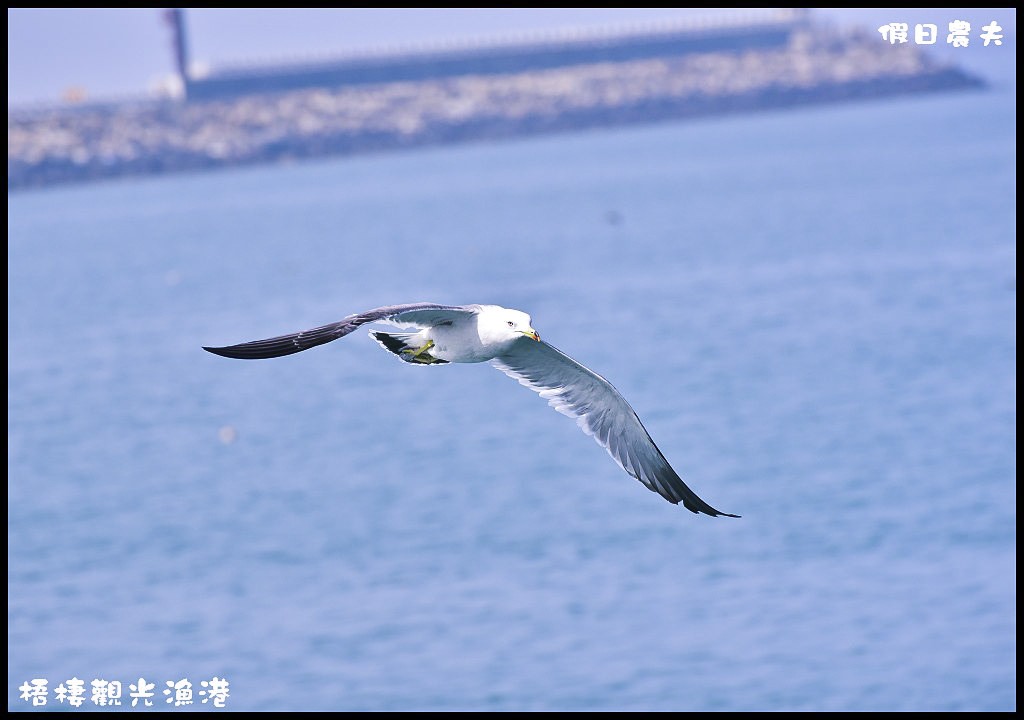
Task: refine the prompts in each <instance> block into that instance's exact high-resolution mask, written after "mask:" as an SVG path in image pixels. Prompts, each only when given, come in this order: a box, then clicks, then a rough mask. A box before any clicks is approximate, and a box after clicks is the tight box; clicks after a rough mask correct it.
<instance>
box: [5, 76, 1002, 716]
mask: <svg viewBox="0 0 1024 720" xmlns="http://www.w3.org/2000/svg"><path fill="white" fill-rule="evenodd" d="M1015 122H1016V116H1015V94H1014V93H1013V92H1010V91H1008V90H1005V89H1002V90H1001V89H996V90H995V91H992V92H987V93H961V94H950V95H942V96H930V97H920V98H908V99H899V100H892V101H886V102H878V103H873V104H863V105H849V106H837V107H830V108H819V109H805V110H800V111H793V112H778V113H766V114H761V115H750V116H743V117H732V118H725V119H714V120H706V121H701V122H689V123H670V124H663V125H656V126H649V127H638V128H627V129H615V130H602V131H594V132H588V133H582V134H574V135H562V136H552V137H545V138H538V139H528V140H520V141H510V142H502V143H497V144H478V145H468V146H461V147H452V148H440V149H427V150H419V151H415V152H409V153H404V154H387V155H379V156H373V157H362V158H350V159H341V160H329V161H324V162H319V163H311V164H302V165H294V166H285V167H273V168H254V169H243V170H237V171H230V172H219V173H211V174H204V175H194V176H173V177H163V178H151V179H143V180H130V181H123V182H111V183H104V184H96V185H92V186H83V187H73V188H63V189H52V190H47V191H41V192H33V193H25V194H16V195H13V196H9V197H8V301H9V310H8V473H9V476H8V542H9V549H8V707H9V708H10V709H27V708H30V707H31V705H30V704H29V703H28V702H26V701H25V700H23V699H22V698H21V697H20V694H19V689H18V688H19V687H20V686H21V685H22V684H23V683H25V682H26V681H30V680H32V679H34V678H42V679H47V680H48V682H49V687H50V689H51V694H50V705H49V706H48V707H53V706H54V705H56V706H57V707H61V706H60V705H59V704H58V703H57V702H56V700H55V699H54V697H53V689H54V688H55V687H56V686H57V685H58V684H59V683H62V682H65V681H66V680H68V679H70V678H72V677H77V678H80V679H84V680H85V682H86V685H87V686H88V684H89V682H90V681H91V680H92V679H106V680H108V681H111V680H117V681H120V682H122V683H123V685H124V695H125V699H124V703H125V707H128V708H130V704H129V700H128V684H129V683H136V682H137V680H138V679H139V678H140V677H141V678H144V679H145V680H146V681H147V682H151V683H153V684H154V685H155V694H156V705H157V706H158V707H161V706H162V707H172V706H170V705H165V704H164V698H165V696H164V695H163V694H162V691H163V689H164V688H165V684H166V682H167V681H175V682H176V681H179V680H181V679H188V680H189V681H190V682H191V683H193V685H194V686H195V688H196V690H197V691H198V689H199V688H200V681H203V680H209V679H211V678H213V677H217V678H223V679H226V680H227V681H228V682H229V683H230V696H229V697H228V699H227V700H226V704H225V705H226V708H228V709H233V710H327V709H340V710H1012V709H1015V708H1016V439H1015V436H1016V269H1015V266H1016V201H1015V195H1016V158H1015V155H1016V127H1015ZM419 300H430V301H436V302H444V303H474V302H482V303H496V304H500V305H505V306H507V307H515V308H519V309H522V310H525V311H527V312H529V313H531V314H532V316H533V320H534V326H535V327H536V328H537V329H538V331H539V332H540V334H541V336H542V337H544V338H545V339H546V340H548V341H549V342H551V343H552V344H554V345H556V346H558V347H560V348H561V349H563V350H564V351H566V352H568V353H569V354H570V355H572V356H574V357H575V358H577V359H578V360H580V361H581V362H583V363H584V364H586V365H588V366H590V367H591V368H593V369H594V370H595V371H597V372H599V373H601V374H603V375H604V376H605V377H607V378H609V379H610V380H611V381H612V382H613V383H615V384H616V386H617V387H618V388H619V389H620V390H621V391H622V392H623V394H624V395H625V396H626V397H627V398H628V399H629V401H630V402H631V404H632V405H633V407H634V408H635V409H636V410H637V412H638V413H639V415H640V417H641V418H642V419H643V420H644V422H645V424H646V426H647V428H648V430H649V431H650V432H651V434H652V436H653V437H654V439H655V440H656V441H657V442H658V444H659V446H660V447H661V449H662V451H663V452H664V453H665V455H666V456H667V457H668V459H669V460H670V461H671V462H672V463H673V465H674V466H675V467H676V469H677V470H678V471H679V473H680V474H681V475H682V476H683V478H684V479H685V480H686V481H687V482H688V483H689V484H690V486H691V487H692V488H693V489H694V490H695V491H696V492H697V493H698V494H699V495H701V497H703V498H704V499H705V500H707V501H708V502H709V503H711V504H712V505H714V506H715V507H718V508H720V509H722V510H724V511H727V512H733V513H739V514H741V515H742V516H743V517H742V518H741V519H737V520H732V519H727V518H716V519H713V518H708V517H703V516H700V517H698V516H695V515H692V514H690V513H689V512H686V511H685V510H683V509H682V508H680V507H676V506H673V505H670V504H669V503H666V502H665V501H664V500H662V499H661V498H660V497H658V496H657V495H655V494H653V493H651V492H648V491H647V490H646V489H645V488H644V487H643V486H641V485H640V484H639V483H638V482H636V481H634V480H632V479H631V478H629V477H628V476H626V475H625V474H624V473H623V472H622V471H621V470H619V469H618V468H617V467H616V466H615V465H614V463H613V462H612V461H611V460H610V459H609V457H608V456H607V454H606V453H605V452H604V451H603V450H601V449H600V448H599V447H598V446H597V445H596V444H594V443H593V441H592V440H591V439H590V438H587V437H586V436H584V435H583V434H582V433H580V432H579V430H578V429H577V428H576V426H575V424H574V423H573V422H572V421H570V420H569V419H567V418H565V417H563V416H561V415H559V414H557V413H555V412H553V411H552V410H551V409H549V408H547V407H546V405H545V403H544V402H543V401H542V400H541V399H539V398H538V397H536V396H535V395H534V394H533V393H530V392H528V391H527V390H525V389H523V388H521V387H520V386H519V385H517V384H516V383H514V382H512V381H510V380H509V379H508V378H506V377H505V376H504V375H502V374H500V373H498V372H496V371H495V370H493V369H491V368H490V367H488V366H486V365H481V366H458V367H452V366H443V367H429V368H421V367H411V366H409V365H406V364H403V363H401V362H398V361H396V360H395V359H394V358H392V357H390V356H388V355H387V354H386V353H384V352H382V351H381V349H380V348H379V347H377V345H376V344H375V343H373V342H372V341H371V340H370V339H369V338H367V337H366V336H365V333H362V332H359V333H356V334H354V335H353V336H350V337H348V338H345V339H344V340H343V341H339V342H337V343H333V344H331V345H327V346H324V347H321V348H316V349H314V350H310V351H308V352H305V353H301V354H298V355H293V356H290V357H286V358H281V359H277V360H273V361H265V362H242V361H231V360H227V359H224V358H219V357H214V356H212V355H209V354H207V353H205V352H203V351H202V350H201V349H200V346H202V345H222V344H230V343H235V342H241V341H246V340H252V339H257V338H262V337H268V336H271V335H277V334H281V333H285V332H291V331H295V330H300V329H304V328H308V327H313V326H316V325H321V324H324V323H328V322H332V321H334V320H337V319H340V318H341V317H343V316H345V315H347V314H350V313H353V312H357V311H361V310H365V309H367V308H371V307H375V306H378V305H384V304H390V303H395V302H412V301H419ZM86 705H87V706H89V703H88V702H87V703H86ZM191 707H193V708H207V707H209V705H208V704H207V705H203V704H201V702H200V697H199V696H198V694H197V695H196V704H195V705H194V706H191Z"/></svg>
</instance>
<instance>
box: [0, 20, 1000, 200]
mask: <svg viewBox="0 0 1024 720" xmlns="http://www.w3.org/2000/svg"><path fill="white" fill-rule="evenodd" d="M982 85H983V83H982V82H981V81H980V80H978V79H977V78H974V77H972V76H969V75H968V74H966V73H964V72H962V71H960V70H958V69H956V68H954V67H948V66H943V65H939V64H937V63H935V62H933V61H932V60H930V59H929V58H928V57H927V56H926V55H925V54H923V53H922V52H920V51H919V50H918V49H917V48H915V47H912V46H890V45H888V44H885V43H881V42H879V40H878V38H876V37H871V36H868V35H863V34H858V33H852V34H835V33H833V34H829V35H827V36H826V37H822V36H821V34H820V33H817V34H816V33H813V32H811V31H810V30H801V31H798V32H794V33H793V35H792V37H791V38H790V40H789V42H788V43H787V44H786V45H784V46H782V47H778V48H768V49H765V48H760V49H751V50H746V51H741V52H707V53H690V54H686V55H681V56H676V57H661V58H650V59H642V60H634V61H625V62H597V63H584V64H576V65H571V66H566V67H560V68H553V69H545V70H537V71H530V72H519V73H511V74H497V75H472V74H470V75H462V76H458V77H446V78H439V79H428V80H420V81H415V82H389V83H380V84H371V85H357V86H344V87H335V88H315V89H303V90H294V91H288V92H278V93H269V94H253V95H247V96H244V97H238V98H231V99H222V100H207V101H202V102H183V101H172V100H165V101H148V102H137V103H119V104H111V105H103V106H91V107H84V106H80V107H74V106H69V107H61V108H50V109H43V110H33V111H14V112H9V113H8V133H7V184H8V191H12V190H21V189H27V188H33V187H44V186H49V185H55V184H61V183H73V182H85V181H91V180H98V179H104V178H114V177H125V176H132V175H152V174H160V173H168V172H177V171H187V170H200V169H211V168H219V167H228V166H236V165H245V164H255V163H265V162H276V161H284V160H294V159H303V158H313V157H325V156H336V155H350V154H356V153H366V152H379V151H387V150H396V149H401V148H409V147H417V146H426V145H436V144H443V143H457V142H466V141H473V140H479V139H493V138H513V137H519V136H527V135H534V134H539V133H550V132H566V131H571V130H577V129H584V128H596V127H604V126H616V125H626V124H637V123H645V122H656V121H665V120H673V119H683V118H693V117H701V116H710V115H720V114H727V113H741V112H754V111H761V110H770V109H779V108H786V107H793V106H801V105H808V104H820V103H833V102H842V101H851V100H864V99H872V98H880V97H891V96H895V95H901V94H906V93H918V92H934V91H943V90H953V89H964V88H977V87H981V86H982Z"/></svg>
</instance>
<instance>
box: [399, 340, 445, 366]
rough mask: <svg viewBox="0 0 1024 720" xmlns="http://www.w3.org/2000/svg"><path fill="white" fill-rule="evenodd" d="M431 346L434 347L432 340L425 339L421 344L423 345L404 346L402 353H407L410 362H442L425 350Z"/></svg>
mask: <svg viewBox="0 0 1024 720" xmlns="http://www.w3.org/2000/svg"><path fill="white" fill-rule="evenodd" d="M432 347H434V341H433V340H427V342H426V343H424V344H423V347H419V348H406V349H405V350H403V351H402V354H403V355H408V356H409V361H410V362H416V363H425V364H428V365H429V364H431V363H436V362H444V361H443V360H438V359H437V358H435V357H433V356H432V355H430V354H429V353H428V352H427V351H428V350H430V348H432Z"/></svg>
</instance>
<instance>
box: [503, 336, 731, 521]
mask: <svg viewBox="0 0 1024 720" xmlns="http://www.w3.org/2000/svg"><path fill="white" fill-rule="evenodd" d="M491 362H492V364H493V365H494V366H495V367H497V368H498V369H499V370H501V371H502V372H504V373H505V374H506V375H509V376H510V377H513V378H515V379H516V380H518V381H519V382H520V383H522V384H523V385H525V386H526V387H528V388H530V389H531V390H534V391H535V392H537V393H540V396H541V397H543V398H545V399H546V400H547V401H548V404H549V405H551V406H552V407H553V408H555V409H556V410H558V412H560V413H562V414H564V415H568V416H569V417H572V418H575V419H576V423H577V424H578V425H579V426H580V428H581V429H582V430H583V432H585V433H587V434H588V435H592V436H593V437H594V439H595V440H596V441H597V442H598V444H600V445H601V446H602V447H603V448H605V449H606V450H607V451H608V454H609V455H611V456H612V458H613V459H614V460H615V462H617V463H618V464H619V466H620V467H621V468H622V469H623V470H625V471H626V472H627V473H629V474H630V475H632V476H633V477H635V478H636V479H637V480H639V481H640V482H642V483H643V484H644V485H646V486H647V487H648V488H649V489H650V490H653V491H654V492H656V493H658V494H660V495H661V496H662V497H664V498H665V499H666V500H668V501H669V502H671V503H680V502H682V503H683V505H684V506H685V507H686V509H688V510H691V511H692V512H695V513H704V514H706V515H711V516H716V515H727V516H729V517H739V516H738V515H731V514H730V513H724V512H721V511H719V510H716V509H715V508H713V507H711V506H710V505H708V504H707V503H706V502H704V501H703V500H701V499H700V498H699V497H697V495H696V493H694V492H693V491H692V490H691V489H690V488H688V487H687V486H686V483H684V482H683V481H682V479H681V478H680V477H679V475H677V474H676V472H675V470H673V469H672V466H671V465H669V464H668V461H667V460H666V459H665V456H664V455H662V454H661V451H660V450H659V449H658V447H657V446H656V445H655V444H654V441H653V440H651V436H650V435H649V434H648V433H647V430H646V429H645V428H644V426H643V424H642V423H641V422H640V418H639V417H637V415H636V413H635V412H634V411H633V408H631V407H630V406H629V403H627V402H626V399H625V398H624V397H622V395H620V394H619V391H618V390H616V389H615V388H614V387H613V386H612V384H611V383H610V382H608V381H607V380H605V379H604V378H603V377H601V376H600V375H598V374H597V373H595V372H593V371H592V370H590V369H588V368H586V367H584V366H583V365H580V364H579V363H578V362H576V361H575V360H573V359H572V358H571V357H569V356H568V355H566V354H565V353H563V352H561V351H560V350H558V349H557V348H555V347H554V346H552V345H549V344H548V343H546V342H544V341H540V342H537V341H535V340H532V339H530V338H525V337H524V338H522V339H520V340H517V341H516V342H515V343H514V344H513V345H512V349H511V350H509V351H508V352H506V353H504V354H502V355H500V356H498V357H497V358H495V359H494V360H492V361H491Z"/></svg>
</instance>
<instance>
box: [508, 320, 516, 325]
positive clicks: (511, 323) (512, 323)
mask: <svg viewBox="0 0 1024 720" xmlns="http://www.w3.org/2000/svg"><path fill="white" fill-rule="evenodd" d="M508 326H509V327H515V326H516V324H515V323H514V322H512V321H511V320H509V321H508Z"/></svg>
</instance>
